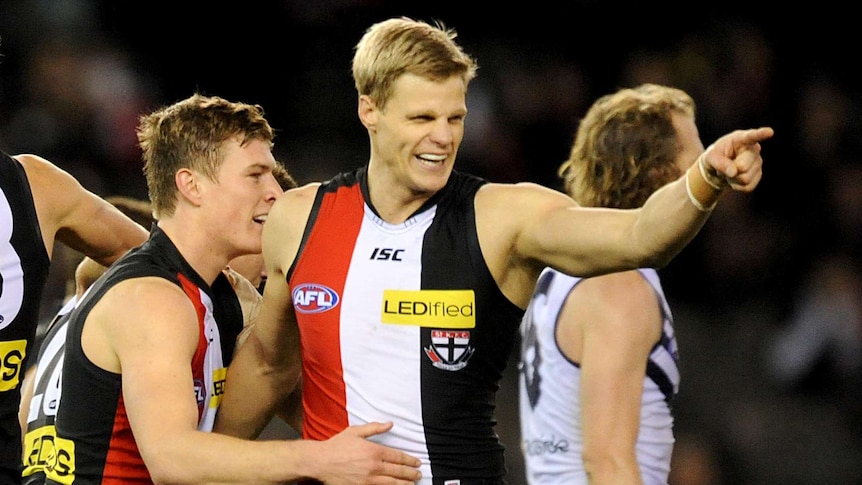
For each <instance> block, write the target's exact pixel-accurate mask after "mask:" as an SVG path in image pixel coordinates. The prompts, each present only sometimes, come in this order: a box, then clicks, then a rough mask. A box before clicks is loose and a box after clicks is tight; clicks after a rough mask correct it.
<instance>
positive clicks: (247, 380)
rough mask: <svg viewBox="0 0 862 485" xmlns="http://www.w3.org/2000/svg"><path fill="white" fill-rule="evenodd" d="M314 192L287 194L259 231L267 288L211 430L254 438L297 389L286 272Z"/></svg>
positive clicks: (230, 371)
mask: <svg viewBox="0 0 862 485" xmlns="http://www.w3.org/2000/svg"><path fill="white" fill-rule="evenodd" d="M315 189H316V187H314V186H311V187H304V188H301V189H295V190H292V191H288V192H285V193H284V194H283V195H282V196H281V197H280V198H279V199H278V201H276V203H275V205H273V207H272V210H271V211H270V213H269V216H268V218H267V222H266V224H265V225H264V230H263V256H264V262H265V264H266V272H267V275H268V276H267V282H266V286H265V287H264V295H263V301H262V302H261V305H260V311H259V313H258V315H257V319H256V321H255V322H254V325H253V326H252V327H251V329H250V330H249V331H248V332H247V337H246V340H245V342H244V343H243V344H242V346H241V347H240V348H239V349H238V350H237V353H236V355H235V356H234V359H233V361H232V362H231V365H230V368H229V369H228V374H227V385H226V386H225V394H224V397H223V399H222V405H221V407H220V409H219V413H218V416H217V418H216V425H215V430H216V431H217V432H219V433H226V434H230V435H232V436H239V437H243V438H253V437H256V436H257V435H258V434H260V432H261V431H262V430H263V428H264V427H265V426H266V425H267V424H268V423H269V421H270V420H271V419H272V416H273V415H274V413H275V412H276V407H277V406H279V405H280V404H283V403H284V401H285V399H286V397H287V395H288V394H289V393H291V391H292V390H293V389H294V388H295V387H296V385H297V382H298V381H299V378H300V373H301V365H302V362H301V355H300V342H299V330H298V328H297V325H296V319H295V316H294V309H293V299H292V297H291V294H290V287H289V286H288V284H287V280H286V272H287V270H288V269H289V268H290V265H291V264H292V263H293V259H294V257H295V255H296V252H297V250H298V248H299V242H300V239H301V237H302V231H303V230H304V228H305V222H306V220H307V218H308V213H309V212H310V210H311V203H312V202H313V200H314V194H315Z"/></svg>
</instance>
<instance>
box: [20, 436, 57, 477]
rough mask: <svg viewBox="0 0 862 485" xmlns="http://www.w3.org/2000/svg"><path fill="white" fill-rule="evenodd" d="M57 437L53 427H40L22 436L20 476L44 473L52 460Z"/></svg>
mask: <svg viewBox="0 0 862 485" xmlns="http://www.w3.org/2000/svg"><path fill="white" fill-rule="evenodd" d="M56 435H57V432H56V429H55V428H54V426H53V425H49V426H42V427H39V428H36V429H34V430H32V431H29V432H28V433H27V434H26V435H25V436H24V471H23V472H22V473H21V474H22V476H25V477H29V476H30V475H32V474H34V473H36V472H44V471H45V467H46V466H47V465H48V463H50V462H51V461H53V460H54V456H55V453H54V437H55V436H56Z"/></svg>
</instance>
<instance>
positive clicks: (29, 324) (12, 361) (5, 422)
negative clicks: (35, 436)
mask: <svg viewBox="0 0 862 485" xmlns="http://www.w3.org/2000/svg"><path fill="white" fill-rule="evenodd" d="M49 265H50V259H49V257H48V252H47V251H46V250H45V242H44V241H43V239H42V232H41V230H40V229H39V219H38V218H37V216H36V207H35V205H34V203H33V195H32V193H31V191H30V183H29V182H28V181H27V175H26V174H25V172H24V167H22V166H21V164H20V163H18V161H17V160H15V159H14V158H12V157H11V156H9V155H7V154H6V153H3V152H0V484H2V485H6V484H9V483H14V484H17V483H20V482H21V467H20V465H21V425H20V423H19V422H18V406H19V405H20V403H21V379H22V378H23V377H24V370H25V369H26V362H25V359H27V356H28V355H29V354H30V352H31V348H32V346H33V340H34V339H35V337H36V327H37V325H38V323H39V309H40V303H41V301H42V290H43V289H44V286H45V281H46V280H47V278H48V269H49Z"/></svg>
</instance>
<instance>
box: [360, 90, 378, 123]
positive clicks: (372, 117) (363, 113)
mask: <svg viewBox="0 0 862 485" xmlns="http://www.w3.org/2000/svg"><path fill="white" fill-rule="evenodd" d="M357 112H358V114H359V121H361V122H362V124H363V125H365V128H367V129H368V130H369V131H374V130H376V129H377V116H378V113H379V110H378V109H377V104H376V103H374V101H373V100H372V99H371V97H370V96H368V95H367V94H363V95H362V96H359V107H358V108H357Z"/></svg>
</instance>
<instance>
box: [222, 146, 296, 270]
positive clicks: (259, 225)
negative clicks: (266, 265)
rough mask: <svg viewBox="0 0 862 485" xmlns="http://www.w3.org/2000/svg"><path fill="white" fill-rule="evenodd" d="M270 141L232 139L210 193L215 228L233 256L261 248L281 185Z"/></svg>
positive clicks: (251, 252)
mask: <svg viewBox="0 0 862 485" xmlns="http://www.w3.org/2000/svg"><path fill="white" fill-rule="evenodd" d="M275 163H276V162H275V158H274V157H273V155H272V151H271V150H270V146H269V144H268V143H266V142H264V141H261V140H252V141H250V142H248V143H247V144H246V145H244V146H242V145H240V143H239V140H238V139H237V140H231V141H228V142H227V143H226V146H225V158H224V161H223V162H222V164H221V166H220V167H219V172H218V180H217V182H216V183H215V185H214V189H215V190H214V191H213V193H212V196H211V197H210V199H211V201H212V203H213V206H214V208H215V210H213V211H212V213H211V214H212V219H213V220H211V223H212V224H213V225H214V227H213V229H214V230H216V231H218V232H219V233H220V234H221V237H222V238H224V240H225V241H226V242H227V244H228V247H227V248H226V250H227V252H228V253H229V255H230V256H231V257H236V256H240V255H243V254H253V253H260V252H261V235H262V233H263V223H264V222H265V221H266V217H267V215H268V214H269V210H270V209H271V208H272V204H273V203H274V202H275V199H276V198H277V197H278V195H279V194H281V193H282V190H281V187H280V186H279V185H278V182H277V181H276V179H275V176H274V175H273V173H272V170H273V167H274V166H275Z"/></svg>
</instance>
